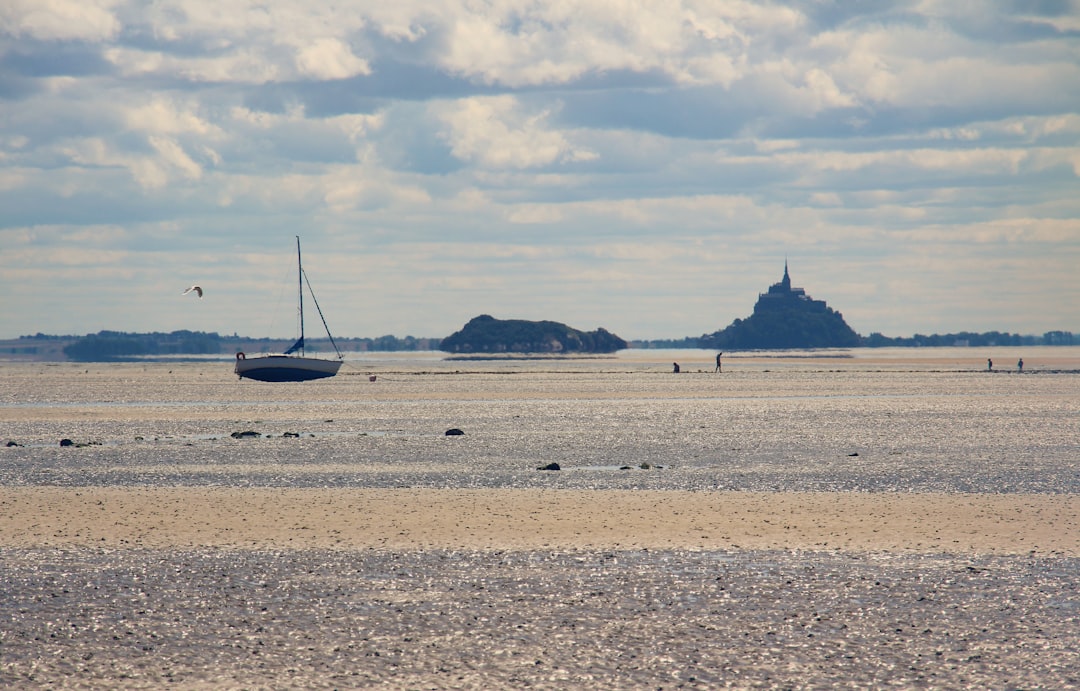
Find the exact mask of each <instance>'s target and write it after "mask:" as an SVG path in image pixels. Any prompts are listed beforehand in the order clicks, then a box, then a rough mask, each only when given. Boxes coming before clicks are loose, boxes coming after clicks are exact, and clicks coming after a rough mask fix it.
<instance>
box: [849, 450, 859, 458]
mask: <svg viewBox="0 0 1080 691" xmlns="http://www.w3.org/2000/svg"><path fill="white" fill-rule="evenodd" d="M858 455H859V452H858V451H856V452H855V453H849V454H848V456H851V457H855V456H858Z"/></svg>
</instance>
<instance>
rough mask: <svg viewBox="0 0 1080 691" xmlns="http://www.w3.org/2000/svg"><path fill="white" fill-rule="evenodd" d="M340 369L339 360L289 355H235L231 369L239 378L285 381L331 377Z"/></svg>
mask: <svg viewBox="0 0 1080 691" xmlns="http://www.w3.org/2000/svg"><path fill="white" fill-rule="evenodd" d="M339 369H341V360H320V359H318V358H310V357H295V356H291V355H260V356H258V357H253V358H245V357H243V356H237V358H236V367H235V368H234V369H233V371H234V372H236V374H237V375H239V377H240V378H241V379H244V378H247V379H256V380H258V381H270V382H286V381H310V380H312V379H323V378H325V377H332V376H334V375H335V374H337V373H338V370H339Z"/></svg>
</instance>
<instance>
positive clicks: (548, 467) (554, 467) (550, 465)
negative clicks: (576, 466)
mask: <svg viewBox="0 0 1080 691" xmlns="http://www.w3.org/2000/svg"><path fill="white" fill-rule="evenodd" d="M537 470H562V468H560V467H559V464H558V463H548V464H547V465H542V466H540V467H539V468H537Z"/></svg>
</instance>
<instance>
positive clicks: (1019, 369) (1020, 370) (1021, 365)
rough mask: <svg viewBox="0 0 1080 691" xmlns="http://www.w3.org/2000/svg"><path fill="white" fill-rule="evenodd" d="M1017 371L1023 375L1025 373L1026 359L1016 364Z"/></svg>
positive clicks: (1021, 359)
mask: <svg viewBox="0 0 1080 691" xmlns="http://www.w3.org/2000/svg"><path fill="white" fill-rule="evenodd" d="M1016 371H1017V372H1020V373H1021V374H1022V373H1023V372H1024V358H1020V361H1019V362H1017V363H1016Z"/></svg>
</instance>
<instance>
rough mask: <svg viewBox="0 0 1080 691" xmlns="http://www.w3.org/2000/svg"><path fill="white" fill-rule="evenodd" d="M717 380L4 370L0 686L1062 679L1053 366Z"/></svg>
mask: <svg viewBox="0 0 1080 691" xmlns="http://www.w3.org/2000/svg"><path fill="white" fill-rule="evenodd" d="M712 355H713V354H711V353H707V352H697V351H661V352H650V351H644V352H641V351H623V352H621V353H619V354H618V355H616V356H613V357H610V358H589V359H580V360H577V359H572V358H562V359H551V360H515V359H509V358H504V359H497V360H468V361H450V360H446V359H444V358H443V357H442V356H441V355H439V354H418V355H401V354H374V355H373V354H354V355H353V356H352V357H350V358H349V359H348V360H347V362H346V365H345V367H343V369H342V373H341V374H339V375H338V376H337V377H335V378H333V379H329V380H323V381H319V382H309V383H306V384H265V383H258V382H250V381H238V380H237V379H236V377H235V376H233V375H232V373H231V364H230V363H229V362H227V361H224V360H214V359H207V360H205V361H179V360H178V361H172V362H137V363H116V364H99V363H93V364H72V363H0V383H2V387H0V443H8V444H10V445H9V446H5V447H4V448H2V449H0V574H2V577H3V582H4V583H5V588H4V589H3V592H2V593H0V602H2V606H0V684H3V685H4V686H5V687H6V688H46V687H49V688H101V687H109V688H161V687H162V686H175V687H178V688H237V689H240V688H266V689H274V688H362V687H370V686H380V687H385V688H431V689H454V688H466V689H480V688H551V689H555V688H567V687H569V686H574V687H581V688H600V689H615V688H665V689H666V688H722V687H730V688H826V687H828V688H833V687H837V686H840V687H844V686H848V687H853V688H866V687H868V686H874V687H881V686H895V687H901V688H912V687H914V688H956V687H960V686H975V687H995V688H1069V687H1072V686H1077V685H1080V672H1078V670H1080V633H1078V632H1080V626H1078V624H1080V621H1078V619H1080V594H1078V593H1077V584H1078V579H1077V577H1076V573H1077V572H1078V567H1080V563H1078V560H1080V530H1078V529H1077V527H1078V526H1077V521H1078V519H1080V492H1078V486H1080V396H1077V392H1078V391H1080V349H1075V348H1036V349H1032V348H1027V349H1024V350H1023V351H1022V352H1021V351H1019V350H1018V351H1017V352H1016V353H1013V352H1011V351H1010V352H1002V350H1001V349H994V350H993V351H991V352H989V353H987V352H985V351H984V350H983V349H970V348H956V349H932V350H931V349H927V350H925V351H913V350H908V349H889V350H883V351H877V352H872V351H850V352H843V351H840V352H824V353H823V352H806V353H790V352H789V353H746V354H738V353H734V354H725V357H724V371H723V372H720V373H717V372H714V371H713V362H712ZM1020 356H1022V357H1024V361H1025V365H1026V366H1025V371H1024V372H1023V373H1022V374H1021V373H1018V372H1015V371H1012V370H1010V369H1008V368H1005V369H1001V370H998V371H995V372H987V371H985V362H986V358H987V357H994V359H995V361H998V362H1005V361H1007V360H1015V359H1016V358H1018V357H1020ZM672 359H677V360H678V361H679V362H680V365H681V370H682V371H681V372H680V373H679V374H674V373H672V371H671V365H672V363H671V360H672ZM451 428H457V429H460V430H462V431H463V432H464V434H462V435H459V436H447V435H446V434H445V432H446V431H447V430H448V429H451ZM245 433H250V434H245ZM61 439H69V440H71V445H70V446H63V447H62V446H60V440H61ZM551 464H557V465H558V467H559V470H539V469H538V468H541V467H550V466H551Z"/></svg>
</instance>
